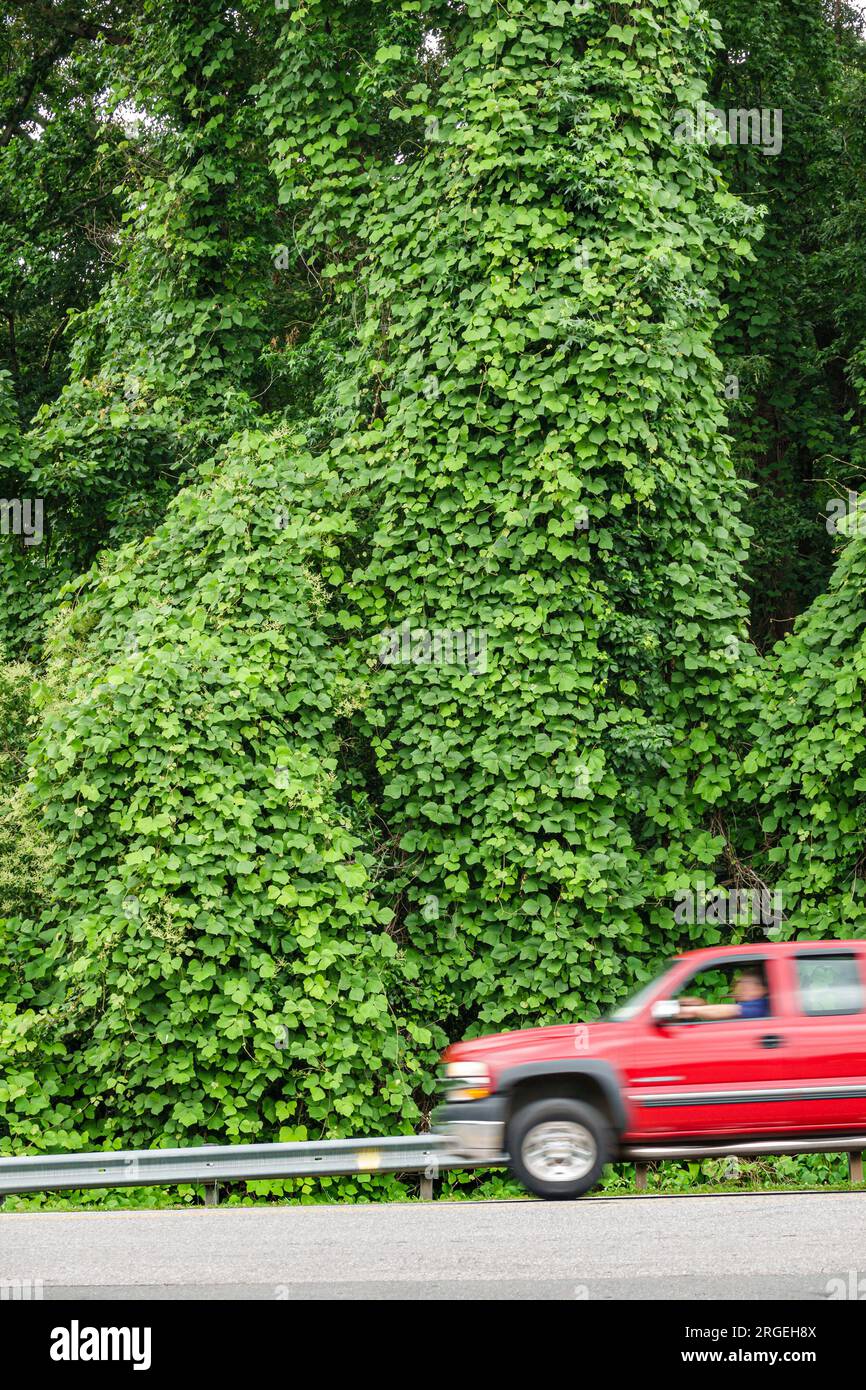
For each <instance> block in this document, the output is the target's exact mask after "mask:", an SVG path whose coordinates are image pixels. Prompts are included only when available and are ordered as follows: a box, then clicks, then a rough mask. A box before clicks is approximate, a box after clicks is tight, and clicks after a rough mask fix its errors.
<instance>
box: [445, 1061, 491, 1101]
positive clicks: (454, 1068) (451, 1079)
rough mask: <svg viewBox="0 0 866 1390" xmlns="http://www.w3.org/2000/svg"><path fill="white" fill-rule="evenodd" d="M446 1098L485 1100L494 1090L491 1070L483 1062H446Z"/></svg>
mask: <svg viewBox="0 0 866 1390" xmlns="http://www.w3.org/2000/svg"><path fill="white" fill-rule="evenodd" d="M444 1081H445V1086H446V1088H447V1096H446V1100H449V1101H450V1100H483V1099H484V1097H485V1096H489V1095H490V1094H491V1091H492V1083H491V1079H490V1072H489V1071H488V1070H487V1068H486V1067H485V1065H484V1063H483V1062H446V1064H445V1074H444Z"/></svg>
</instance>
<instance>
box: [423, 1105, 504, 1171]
mask: <svg viewBox="0 0 866 1390" xmlns="http://www.w3.org/2000/svg"><path fill="white" fill-rule="evenodd" d="M505 1107H506V1103H505V1097H504V1096H489V1097H488V1098H487V1099H486V1100H459V1101H452V1102H451V1103H450V1104H449V1105H440V1106H439V1107H438V1109H436V1110H434V1111H433V1115H432V1120H433V1129H434V1131H435V1133H437V1134H442V1135H444V1136H445V1138H446V1140H447V1141H448V1153H449V1155H450V1156H451V1157H452V1158H457V1159H463V1160H466V1161H468V1162H473V1163H487V1162H492V1161H493V1160H495V1159H501V1160H504V1159H506V1158H507V1156H508V1155H507V1154H506V1152H505Z"/></svg>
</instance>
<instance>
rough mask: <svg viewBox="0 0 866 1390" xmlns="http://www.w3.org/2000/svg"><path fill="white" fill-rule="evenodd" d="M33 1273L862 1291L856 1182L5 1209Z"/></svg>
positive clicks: (164, 1280) (543, 1290) (714, 1294)
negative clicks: (578, 1194)
mask: <svg viewBox="0 0 866 1390" xmlns="http://www.w3.org/2000/svg"><path fill="white" fill-rule="evenodd" d="M28 1279H29V1280H41V1281H42V1289H43V1297H44V1298H46V1299H50V1298H70V1297H72V1298H81V1299H97V1298H114V1299H123V1298H158V1299H163V1298H167V1299H183V1298H186V1299H195V1298H217V1299H219V1298H232V1299H235V1298H250V1299H252V1298H257V1299H275V1300H296V1299H319V1298H338V1299H353V1298H374V1299H386V1298H388V1299H394V1298H396V1299H440V1298H474V1299H479V1298H480V1299H521V1300H525V1299H551V1298H556V1299H576V1300H581V1301H583V1300H595V1299H677V1298H688V1299H692V1300H694V1299H723V1298H736V1299H776V1300H784V1299H790V1298H805V1299H816V1300H818V1299H827V1298H828V1295H829V1294H830V1293H831V1292H832V1291H833V1290H834V1289H835V1290H837V1291H838V1290H839V1289H840V1288H841V1287H842V1285H841V1284H839V1283H836V1284H833V1283H832V1282H831V1281H833V1280H837V1281H842V1282H843V1283H844V1286H845V1287H846V1288H848V1289H849V1290H850V1289H851V1288H852V1287H854V1288H856V1286H857V1282H858V1281H859V1280H862V1281H863V1285H862V1289H863V1295H861V1296H864V1295H866V1194H860V1193H844V1192H840V1193H818V1194H811V1193H799V1194H795V1195H781V1194H780V1195H764V1194H761V1195H756V1196H753V1195H738V1196H731V1197H728V1196H721V1197H679V1198H677V1197H673V1198H669V1197H648V1198H619V1199H608V1198H594V1199H591V1200H584V1201H582V1202H569V1203H544V1202H536V1201H514V1202H484V1203H480V1202H479V1203H469V1202H447V1201H443V1202H428V1203H424V1202H412V1203H406V1204H397V1205H393V1206H384V1205H364V1206H317V1207H289V1206H283V1207H277V1206H275V1207H270V1208H264V1207H257V1208H254V1207H248V1208H234V1209H232V1208H230V1207H222V1208H217V1209H211V1210H207V1209H205V1208H198V1209H194V1210H184V1211H154V1212H106V1213H92V1212H87V1213H80V1214H78V1213H75V1214H65V1213H39V1214H33V1215H30V1214H13V1213H8V1214H2V1213H0V1280H28ZM852 1280H853V1284H852ZM7 1296H8V1295H7Z"/></svg>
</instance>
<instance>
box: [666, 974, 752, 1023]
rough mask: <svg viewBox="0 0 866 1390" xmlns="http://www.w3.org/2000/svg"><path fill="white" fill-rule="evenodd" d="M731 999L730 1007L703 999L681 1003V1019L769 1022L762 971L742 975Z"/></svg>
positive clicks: (685, 1000) (736, 983)
mask: <svg viewBox="0 0 866 1390" xmlns="http://www.w3.org/2000/svg"><path fill="white" fill-rule="evenodd" d="M731 995H732V998H733V1003H731V1004H707V1003H705V1002H704V1000H703V999H682V1000H681V1001H680V1018H683V1019H705V1020H707V1021H711V1020H712V1019H721V1018H769V1016H770V1000H769V996H768V994H767V986H766V984H765V982H764V975H763V972H762V971H760V970H753V969H749V970H743V971H741V972H740V974H739V975H738V976H737V979H736V982H735V984H734V988H733V989H732V990H731Z"/></svg>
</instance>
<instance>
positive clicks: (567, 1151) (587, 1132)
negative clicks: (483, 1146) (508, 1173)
mask: <svg viewBox="0 0 866 1390" xmlns="http://www.w3.org/2000/svg"><path fill="white" fill-rule="evenodd" d="M508 1152H509V1154H510V1156H511V1170H512V1172H513V1173H514V1176H515V1177H516V1178H518V1179H519V1181H520V1182H522V1183H523V1186H524V1187H526V1188H528V1189H529V1191H530V1192H534V1193H535V1195H536V1197H546V1198H547V1199H548V1200H552V1201H557V1200H558V1201H569V1200H570V1199H571V1198H574V1197H582V1196H583V1194H584V1192H589V1191H590V1190H591V1189H592V1188H593V1187H595V1186H596V1184H597V1183H598V1181H599V1179H600V1177H601V1174H602V1169H603V1168H604V1165H605V1163H607V1161H608V1158H609V1156H610V1152H611V1137H610V1131H609V1129H608V1125H607V1121H606V1120H605V1118H604V1116H603V1115H600V1114H599V1112H598V1111H597V1110H594V1109H593V1107H592V1106H591V1105H584V1103H583V1102H582V1101H577V1100H566V1099H564V1098H563V1099H562V1100H537V1101H533V1102H531V1103H530V1104H529V1105H525V1106H524V1107H523V1109H521V1110H518V1111H517V1113H516V1114H515V1115H514V1117H513V1119H512V1120H511V1123H510V1124H509V1126H508Z"/></svg>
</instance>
